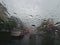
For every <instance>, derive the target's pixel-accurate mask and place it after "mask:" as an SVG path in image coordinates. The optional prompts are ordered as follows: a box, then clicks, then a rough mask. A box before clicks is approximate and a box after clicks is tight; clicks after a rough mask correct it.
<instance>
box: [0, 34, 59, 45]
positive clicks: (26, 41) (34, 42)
mask: <svg viewBox="0 0 60 45" xmlns="http://www.w3.org/2000/svg"><path fill="white" fill-rule="evenodd" d="M30 36H31V37H30ZM29 37H30V38H29ZM43 39H44V37H42V36H41V35H25V36H24V37H23V38H22V39H21V38H20V39H14V40H10V41H6V40H5V41H1V40H0V45H42V43H43ZM57 39H58V35H57V33H56V36H55V43H54V45H60V40H59V39H58V40H57Z"/></svg>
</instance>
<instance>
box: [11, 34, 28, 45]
mask: <svg viewBox="0 0 60 45" xmlns="http://www.w3.org/2000/svg"><path fill="white" fill-rule="evenodd" d="M10 45H29V35H24V37H23V38H22V39H16V40H12V41H11V43H10Z"/></svg>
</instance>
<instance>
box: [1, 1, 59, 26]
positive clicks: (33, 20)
mask: <svg viewBox="0 0 60 45" xmlns="http://www.w3.org/2000/svg"><path fill="white" fill-rule="evenodd" d="M1 1H3V2H4V3H5V4H6V6H7V8H8V11H9V12H10V13H11V15H14V16H17V17H20V18H21V20H22V21H23V22H25V23H27V24H26V25H29V26H31V24H36V25H37V26H38V25H39V23H40V21H41V20H39V19H43V18H50V17H51V18H54V19H55V21H60V0H1ZM1 1H0V2H1ZM14 12H15V13H17V15H15V14H14ZM31 15H33V16H32V17H31ZM27 20H28V21H27Z"/></svg>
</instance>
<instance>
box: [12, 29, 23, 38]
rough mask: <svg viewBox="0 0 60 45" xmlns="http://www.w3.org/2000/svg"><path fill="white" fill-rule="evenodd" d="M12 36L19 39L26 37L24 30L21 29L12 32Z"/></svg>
mask: <svg viewBox="0 0 60 45" xmlns="http://www.w3.org/2000/svg"><path fill="white" fill-rule="evenodd" d="M11 36H12V37H13V38H19V37H22V38H23V37H24V30H20V29H17V30H13V31H11Z"/></svg>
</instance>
